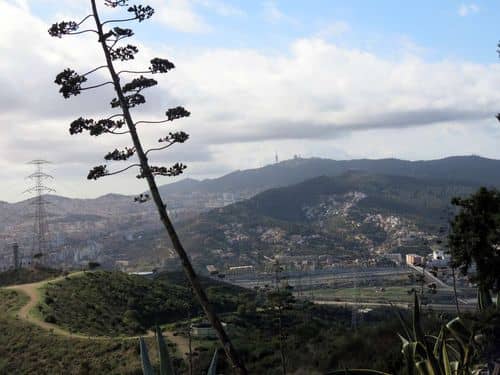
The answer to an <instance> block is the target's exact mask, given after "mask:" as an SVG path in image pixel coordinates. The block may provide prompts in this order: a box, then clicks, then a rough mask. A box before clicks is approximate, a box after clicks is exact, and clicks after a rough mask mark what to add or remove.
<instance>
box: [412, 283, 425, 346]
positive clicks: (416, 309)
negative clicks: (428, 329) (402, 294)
mask: <svg viewBox="0 0 500 375" xmlns="http://www.w3.org/2000/svg"><path fill="white" fill-rule="evenodd" d="M413 296H414V301H413V303H414V306H413V335H414V337H415V340H416V341H419V342H422V343H423V342H424V340H425V338H424V331H423V330H422V324H421V321H420V304H419V302H418V296H417V292H415V293H414V294H413Z"/></svg>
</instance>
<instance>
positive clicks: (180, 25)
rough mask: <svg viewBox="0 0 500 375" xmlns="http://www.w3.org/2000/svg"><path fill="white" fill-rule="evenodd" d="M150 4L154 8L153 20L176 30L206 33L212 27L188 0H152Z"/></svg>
mask: <svg viewBox="0 0 500 375" xmlns="http://www.w3.org/2000/svg"><path fill="white" fill-rule="evenodd" d="M151 4H152V5H153V6H154V8H155V10H156V13H155V17H154V20H155V21H157V22H160V23H161V24H163V25H165V26H167V27H169V28H172V29H174V30H176V31H180V32H186V33H206V32H210V31H211V29H212V28H211V26H210V25H209V24H208V23H207V22H206V21H205V19H204V18H203V17H202V16H201V15H199V14H198V13H197V12H196V10H195V7H194V4H193V2H192V1H190V0H167V1H166V0H152V1H151Z"/></svg>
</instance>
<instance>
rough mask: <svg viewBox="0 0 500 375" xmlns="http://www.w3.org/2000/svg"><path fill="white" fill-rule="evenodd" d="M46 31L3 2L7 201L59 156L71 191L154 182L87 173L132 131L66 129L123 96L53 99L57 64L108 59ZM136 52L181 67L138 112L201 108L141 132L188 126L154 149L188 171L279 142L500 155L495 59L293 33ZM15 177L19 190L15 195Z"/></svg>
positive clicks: (404, 153)
mask: <svg viewBox="0 0 500 375" xmlns="http://www.w3.org/2000/svg"><path fill="white" fill-rule="evenodd" d="M0 1H1V0H0ZM157 16H161V11H158V12H157ZM27 25H29V27H27ZM47 28H48V25H46V24H45V23H44V22H42V21H40V20H39V19H38V18H36V17H34V16H33V15H31V14H30V13H29V12H28V10H27V9H26V8H24V7H19V6H14V5H8V4H5V5H4V3H2V13H0V54H1V56H2V57H4V56H6V57H7V58H2V59H0V86H1V87H2V90H1V91H0V173H1V175H2V178H3V179H2V181H3V186H7V187H9V188H2V198H3V199H13V200H16V199H17V200H18V199H21V198H22V196H20V195H19V194H20V192H21V191H22V190H23V188H22V187H23V186H24V178H23V176H24V173H25V169H26V168H25V167H22V168H21V167H20V166H21V165H23V163H24V162H26V161H28V160H30V159H34V158H44V159H49V160H52V161H54V162H56V164H55V165H54V169H55V171H54V173H55V174H56V175H57V174H59V175H58V178H59V179H60V180H61V184H65V185H66V186H78V187H79V190H75V191H74V192H73V193H71V191H69V190H66V191H64V190H63V191H61V193H64V194H68V193H69V194H73V195H82V196H93V195H97V194H102V193H106V192H110V191H113V192H123V193H133V192H137V191H142V190H144V185H143V181H138V180H136V179H135V178H134V177H133V176H134V175H135V173H134V172H131V173H130V175H127V176H120V177H117V178H109V179H103V180H101V181H99V182H93V181H92V182H88V181H86V180H85V175H86V173H87V172H88V170H89V168H90V167H91V166H93V165H97V164H99V163H102V157H103V155H104V154H105V153H106V152H108V151H111V150H113V149H114V148H115V147H117V148H123V147H124V146H128V145H130V140H129V139H128V137H127V136H123V137H98V138H95V137H87V136H85V135H81V136H74V137H70V136H69V135H68V130H67V128H68V123H69V122H70V121H71V120H73V119H75V118H77V117H79V116H81V115H83V116H92V115H93V114H95V113H102V114H104V113H106V114H109V113H111V112H109V105H108V103H109V100H110V99H111V97H112V96H113V95H112V93H111V92H110V91H109V90H107V89H103V90H99V91H95V92H94V94H91V93H84V94H82V95H81V96H79V97H77V98H72V99H70V100H64V99H62V98H61V97H60V96H59V95H58V94H57V87H56V86H55V85H54V84H53V79H54V76H55V74H56V73H57V72H59V71H60V70H62V69H63V68H66V67H73V68H75V69H76V70H77V71H84V70H86V69H88V68H91V67H93V66H94V65H95V64H96V62H97V61H101V59H102V56H101V52H100V51H99V48H98V45H97V44H96V43H95V38H94V37H93V36H87V37H86V36H82V37H81V38H80V37H79V38H78V39H71V38H63V39H61V40H59V39H52V38H50V37H49V36H48V35H47V32H46V30H47ZM27 45H29V46H30V48H19V46H27ZM140 47H141V48H140V49H141V54H140V55H139V56H138V58H137V60H136V61H135V62H133V63H132V65H135V66H142V65H145V64H147V61H148V58H150V57H152V56H165V57H168V58H169V59H171V60H172V61H173V62H174V63H175V64H176V66H177V69H175V70H174V71H172V72H170V73H169V74H167V75H165V76H163V77H157V78H158V79H159V80H160V85H159V87H158V88H154V89H152V90H150V91H149V92H147V93H146V95H147V98H148V104H147V105H146V106H145V107H144V108H142V109H141V110H138V111H135V112H134V116H136V118H141V119H142V118H144V119H154V118H158V116H160V115H161V113H162V112H163V111H164V110H165V109H166V106H167V105H168V107H174V106H177V105H184V106H185V107H186V108H187V109H188V110H190V111H191V112H192V116H191V117H190V118H189V119H184V120H181V121H178V122H175V123H173V124H169V125H168V126H166V125H165V126H158V127H157V126H151V127H149V126H145V127H142V128H140V132H141V136H142V137H144V141H145V142H146V143H152V144H154V143H155V142H156V140H157V139H158V136H159V135H160V136H161V135H163V134H164V133H165V132H168V131H172V130H173V129H182V130H185V131H187V132H189V133H190V134H191V138H190V140H189V142H187V143H186V145H181V146H179V148H178V149H174V150H173V151H172V152H166V153H164V154H163V153H162V154H157V155H154V157H153V160H154V161H155V162H158V163H163V162H175V161H186V160H187V161H189V163H188V164H189V165H190V168H189V169H188V172H187V175H188V176H189V177H200V176H203V177H208V176H210V175H212V176H213V175H217V174H220V173H222V172H229V171H230V170H231V169H236V168H247V167H256V166H258V165H259V164H261V163H263V164H265V163H267V162H270V161H272V159H273V157H274V152H275V151H277V152H278V153H279V154H280V158H281V159H284V158H286V157H291V156H293V154H296V153H299V154H302V155H304V156H323V157H345V156H346V155H349V156H351V155H352V156H354V157H386V156H396V157H398V156H399V157H408V158H422V159H425V158H428V157H437V156H444V155H446V154H458V153H476V154H485V155H487V156H493V157H500V151H499V150H498V147H496V146H497V145H498V138H499V136H500V134H499V131H498V130H495V129H496V120H495V118H494V115H495V114H496V113H497V112H498V103H500V92H499V91H498V89H497V88H498V87H499V86H500V66H498V65H497V64H493V65H484V64H473V63H469V62H464V61H457V60H453V61H446V60H444V61H439V62H433V63H429V62H427V61H425V60H423V59H422V58H420V57H418V52H415V53H411V52H410V53H406V54H405V55H404V56H403V57H401V58H399V59H395V58H391V59H389V58H386V57H381V56H379V55H377V54H376V53H370V52H366V51H364V50H359V49H353V48H344V47H342V48H341V47H339V46H338V45H336V44H334V43H332V42H328V41H326V40H324V39H323V38H320V37H311V38H303V39H299V40H296V41H295V42H293V43H292V44H291V45H290V47H289V49H288V50H287V51H283V52H281V53H273V54H268V53H264V52H261V51H259V50H255V49H230V48H220V49H210V50H204V51H196V52H193V51H191V52H188V51H181V50H174V51H173V50H171V49H170V48H169V46H164V47H163V50H162V51H161V50H160V51H158V50H156V51H154V53H153V51H151V50H150V48H149V47H148V45H147V44H146V45H141V46H140ZM491 124H494V125H491ZM58 171H59V172H58ZM167 181H168V180H162V182H167ZM11 186H17V187H19V189H18V191H19V194H17V193H16V191H15V189H11V188H10V187H11ZM16 194H17V195H16Z"/></svg>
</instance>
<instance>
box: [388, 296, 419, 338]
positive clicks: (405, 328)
mask: <svg viewBox="0 0 500 375" xmlns="http://www.w3.org/2000/svg"><path fill="white" fill-rule="evenodd" d="M391 306H392V307H393V311H394V313H395V314H396V316H397V317H398V319H399V322H400V323H401V327H402V328H403V331H404V334H405V335H406V338H407V339H408V340H414V339H415V338H414V337H413V336H412V334H411V330H410V329H409V328H408V325H407V324H406V322H405V320H404V318H403V314H401V311H400V310H399V309H397V308H396V307H394V306H393V305H392V303H391ZM400 337H401V335H400Z"/></svg>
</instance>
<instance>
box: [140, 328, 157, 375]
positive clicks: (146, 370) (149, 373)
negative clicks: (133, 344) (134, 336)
mask: <svg viewBox="0 0 500 375" xmlns="http://www.w3.org/2000/svg"><path fill="white" fill-rule="evenodd" d="M139 347H140V349H141V366H142V373H143V375H154V371H153V367H152V366H151V361H150V360H149V354H148V347H147V345H146V342H145V341H144V338H143V337H139Z"/></svg>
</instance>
